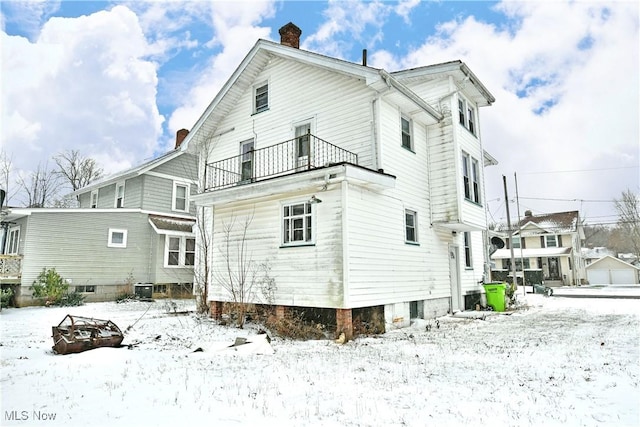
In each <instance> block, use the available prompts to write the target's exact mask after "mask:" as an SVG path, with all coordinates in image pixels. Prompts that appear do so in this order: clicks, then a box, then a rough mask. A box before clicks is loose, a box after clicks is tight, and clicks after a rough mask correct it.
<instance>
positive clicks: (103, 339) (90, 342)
mask: <svg viewBox="0 0 640 427" xmlns="http://www.w3.org/2000/svg"><path fill="white" fill-rule="evenodd" d="M52 330H53V351H54V352H56V353H58V354H71V353H80V352H83V351H86V350H92V349H94V348H98V347H119V346H120V344H121V343H122V340H123V339H124V336H123V335H122V331H120V328H118V326H117V325H116V324H115V323H113V322H112V321H111V320H100V319H92V318H90V317H82V316H72V315H70V314H67V315H66V316H65V318H64V319H62V322H60V324H59V325H58V326H53V327H52Z"/></svg>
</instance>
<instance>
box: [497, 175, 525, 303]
mask: <svg viewBox="0 0 640 427" xmlns="http://www.w3.org/2000/svg"><path fill="white" fill-rule="evenodd" d="M502 184H503V185H504V201H505V203H506V205H507V235H508V236H509V250H510V253H511V272H512V274H513V289H514V291H515V290H516V289H518V280H517V279H516V261H515V257H514V255H513V230H512V229H511V214H510V213H509V195H508V194H507V177H506V176H504V175H502ZM523 287H524V286H523Z"/></svg>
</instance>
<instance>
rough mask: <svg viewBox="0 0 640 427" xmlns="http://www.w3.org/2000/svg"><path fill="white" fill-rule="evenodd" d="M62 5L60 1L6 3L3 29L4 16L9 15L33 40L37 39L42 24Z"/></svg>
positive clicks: (33, 0) (4, 5) (40, 0)
mask: <svg viewBox="0 0 640 427" xmlns="http://www.w3.org/2000/svg"><path fill="white" fill-rule="evenodd" d="M60 3H61V1H60V0H24V1H5V2H3V5H2V9H3V14H2V18H3V26H2V28H3V29H4V19H5V16H4V14H7V15H9V17H10V19H11V20H12V21H13V22H16V23H18V24H19V25H20V27H21V28H22V29H23V30H24V31H25V32H26V33H27V34H29V37H30V38H31V39H33V38H36V37H37V36H38V34H39V33H40V27H41V25H42V23H43V22H44V21H46V20H47V19H48V18H49V17H50V16H51V15H53V14H54V13H55V12H56V11H58V9H60Z"/></svg>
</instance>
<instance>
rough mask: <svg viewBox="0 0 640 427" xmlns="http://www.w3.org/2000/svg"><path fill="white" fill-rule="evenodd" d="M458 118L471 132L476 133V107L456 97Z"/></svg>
mask: <svg viewBox="0 0 640 427" xmlns="http://www.w3.org/2000/svg"><path fill="white" fill-rule="evenodd" d="M458 120H459V121H460V124H461V125H462V126H464V127H465V128H466V129H467V130H468V131H469V132H471V133H472V134H474V135H475V134H476V109H475V108H474V107H473V105H472V104H471V103H470V102H469V101H467V100H466V99H464V98H462V97H459V98H458Z"/></svg>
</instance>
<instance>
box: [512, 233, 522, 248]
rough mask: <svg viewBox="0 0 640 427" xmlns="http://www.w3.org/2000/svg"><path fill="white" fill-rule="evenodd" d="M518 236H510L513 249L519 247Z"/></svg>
mask: <svg viewBox="0 0 640 427" xmlns="http://www.w3.org/2000/svg"><path fill="white" fill-rule="evenodd" d="M520 246H521V245H520V236H513V237H511V247H512V248H513V249H520Z"/></svg>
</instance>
